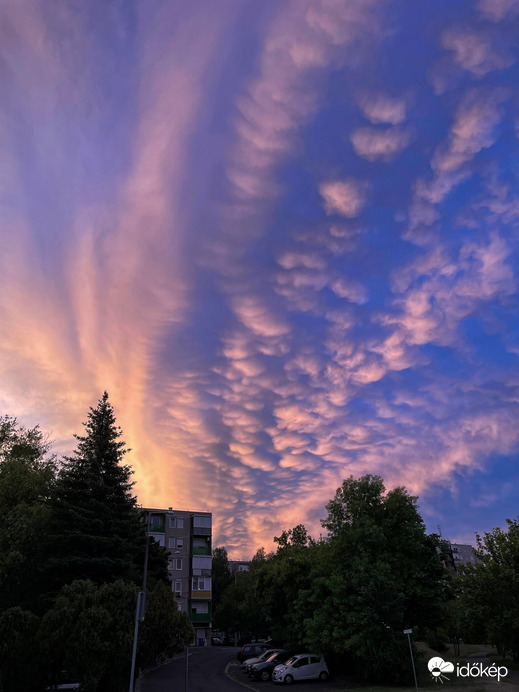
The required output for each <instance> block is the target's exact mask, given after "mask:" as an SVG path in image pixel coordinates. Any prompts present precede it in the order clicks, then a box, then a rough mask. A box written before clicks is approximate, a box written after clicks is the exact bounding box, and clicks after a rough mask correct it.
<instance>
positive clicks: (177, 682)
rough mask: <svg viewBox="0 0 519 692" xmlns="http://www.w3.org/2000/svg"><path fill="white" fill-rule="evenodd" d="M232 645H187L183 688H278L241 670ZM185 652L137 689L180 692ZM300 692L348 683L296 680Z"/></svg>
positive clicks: (333, 691)
mask: <svg viewBox="0 0 519 692" xmlns="http://www.w3.org/2000/svg"><path fill="white" fill-rule="evenodd" d="M237 652H238V649H237V648H235V647H224V646H222V647H217V646H214V647H212V646H207V647H200V648H198V647H195V648H193V649H190V655H189V660H188V663H189V670H188V687H187V692H240V690H241V692H245V690H252V691H253V692H274V690H277V692H282V690H284V689H286V688H285V687H284V686H283V685H275V684H274V683H273V682H253V681H251V679H250V678H249V676H248V675H246V674H245V673H244V672H243V671H242V670H241V665H240V664H239V662H238V660H237V658H236V654H237ZM185 667H186V664H185V656H184V655H183V654H181V655H180V656H176V657H175V658H174V659H173V660H172V661H170V662H169V663H167V664H165V665H163V666H161V667H159V668H156V669H154V670H152V671H149V672H148V673H146V674H145V675H144V676H143V677H142V678H141V679H140V680H139V687H137V692H184V691H185V689H186V688H185ZM296 687H297V689H300V690H301V692H337V690H344V689H345V688H347V687H348V685H347V684H345V682H344V681H338V680H328V681H327V682H319V681H315V682H314V681H313V680H312V681H305V682H301V683H298V684H297V686H296Z"/></svg>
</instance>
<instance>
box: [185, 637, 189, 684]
mask: <svg viewBox="0 0 519 692" xmlns="http://www.w3.org/2000/svg"><path fill="white" fill-rule="evenodd" d="M188 656H189V644H186V673H185V676H184V692H187V676H188V672H189V665H188Z"/></svg>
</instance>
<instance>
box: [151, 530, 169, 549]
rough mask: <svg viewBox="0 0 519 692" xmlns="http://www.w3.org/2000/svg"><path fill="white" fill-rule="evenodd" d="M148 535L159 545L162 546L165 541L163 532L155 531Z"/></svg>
mask: <svg viewBox="0 0 519 692" xmlns="http://www.w3.org/2000/svg"><path fill="white" fill-rule="evenodd" d="M150 536H151V537H152V538H153V539H154V540H156V541H157V543H158V544H159V545H161V546H162V547H164V543H165V540H166V539H165V536H164V534H163V533H155V534H154V533H151V534H150Z"/></svg>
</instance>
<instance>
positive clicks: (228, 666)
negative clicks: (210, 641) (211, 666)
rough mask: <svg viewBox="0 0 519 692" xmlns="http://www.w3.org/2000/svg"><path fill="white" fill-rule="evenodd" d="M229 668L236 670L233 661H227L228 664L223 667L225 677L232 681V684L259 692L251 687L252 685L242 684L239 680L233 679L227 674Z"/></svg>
mask: <svg viewBox="0 0 519 692" xmlns="http://www.w3.org/2000/svg"><path fill="white" fill-rule="evenodd" d="M231 666H232V667H233V668H236V667H237V664H236V663H234V662H233V661H229V663H228V664H227V665H226V666H225V675H226V676H227V677H228V678H229V680H232V681H233V682H237V683H238V685H241V686H242V687H246V688H247V689H249V690H253V691H254V692H259V690H258V688H257V687H253V686H252V685H247V683H246V682H242V681H241V680H238V678H235V677H233V676H232V675H231V674H230V673H229V668H231Z"/></svg>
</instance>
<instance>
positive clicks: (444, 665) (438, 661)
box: [427, 656, 454, 685]
mask: <svg viewBox="0 0 519 692" xmlns="http://www.w3.org/2000/svg"><path fill="white" fill-rule="evenodd" d="M427 667H428V668H429V671H430V672H431V675H432V677H433V680H434V682H441V683H442V685H443V681H444V680H448V679H449V678H448V677H447V676H446V675H444V673H452V672H453V671H454V663H450V662H449V661H444V660H443V658H440V657H439V656H435V657H434V658H431V659H429V663H428V664H427Z"/></svg>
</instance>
